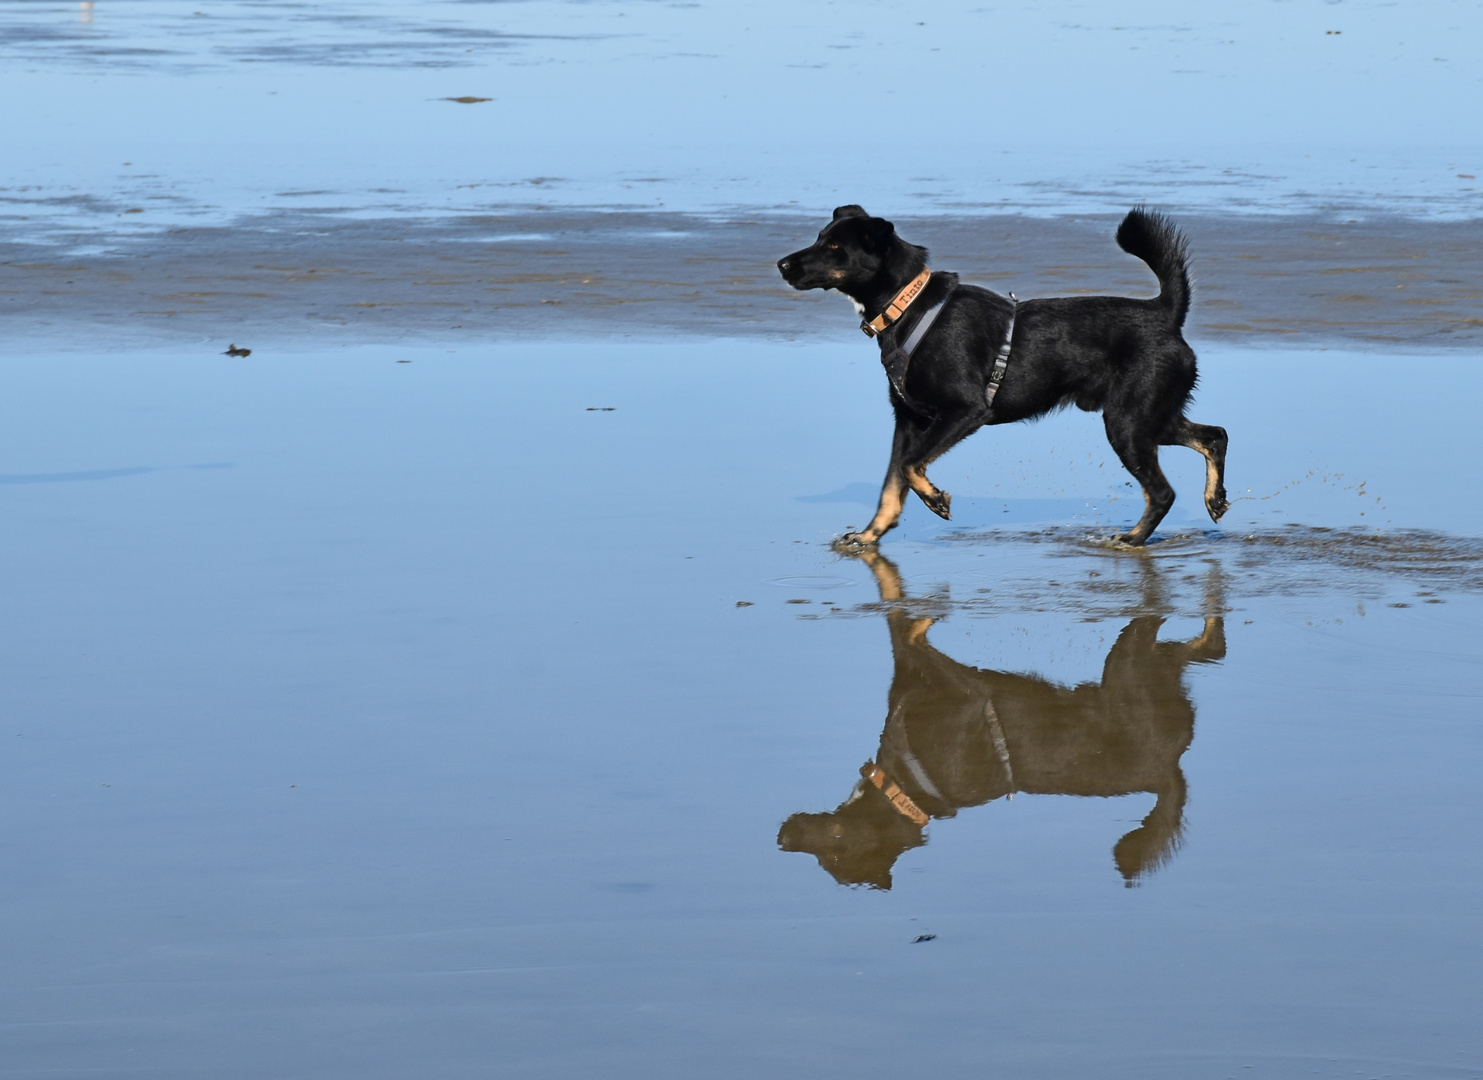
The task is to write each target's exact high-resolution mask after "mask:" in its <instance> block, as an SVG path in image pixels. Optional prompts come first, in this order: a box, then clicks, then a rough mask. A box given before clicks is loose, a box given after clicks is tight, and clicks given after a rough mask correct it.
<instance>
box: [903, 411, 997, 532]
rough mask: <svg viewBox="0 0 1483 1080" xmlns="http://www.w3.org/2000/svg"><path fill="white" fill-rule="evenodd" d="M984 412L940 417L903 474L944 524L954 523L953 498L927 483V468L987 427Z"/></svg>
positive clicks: (930, 427) (911, 454) (914, 449)
mask: <svg viewBox="0 0 1483 1080" xmlns="http://www.w3.org/2000/svg"><path fill="white" fill-rule="evenodd" d="M983 422H984V412H983V410H982V409H978V408H974V409H958V410H954V411H951V412H942V413H939V414H938V416H937V418H936V419H935V420H933V421H932V423H931V425H930V426H929V427H928V428H927V430H926V431H924V432H922V434H921V437H920V438H919V439H918V440H917V441H916V445H915V446H914V447H912V452H911V453H909V454H908V456H907V460H906V462H905V464H904V465H903V466H902V470H901V471H902V474H903V476H904V477H905V478H906V482H907V484H908V485H910V487H911V489H912V490H913V491H915V492H916V493H917V495H918V496H919V497H920V498H921V500H922V502H924V503H925V504H926V505H927V509H928V510H931V511H932V512H933V513H934V514H936V515H937V516H938V517H940V518H942V519H943V520H944V521H950V520H952V513H951V508H952V502H953V497H952V496H951V495H949V494H948V493H947V492H946V491H943V490H941V489H940V488H938V487H937V486H936V485H934V484H933V483H932V481H931V480H928V479H927V466H928V465H930V464H932V462H934V461H936V460H937V459H938V458H940V457H942V455H943V454H945V453H947V452H948V451H949V450H951V449H952V448H953V447H954V446H957V445H958V443H960V442H962V441H963V440H964V439H966V438H967V437H968V436H969V435H972V434H973V433H974V432H975V431H977V430H978V429H979V428H980V427H982V426H983Z"/></svg>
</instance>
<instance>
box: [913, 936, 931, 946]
mask: <svg viewBox="0 0 1483 1080" xmlns="http://www.w3.org/2000/svg"><path fill="white" fill-rule="evenodd" d="M936 940H937V935H936V934H918V935H917V936H916V937H914V938H912V939H911V943H912V944H913V945H920V944H921V943H922V942H924V941H936Z"/></svg>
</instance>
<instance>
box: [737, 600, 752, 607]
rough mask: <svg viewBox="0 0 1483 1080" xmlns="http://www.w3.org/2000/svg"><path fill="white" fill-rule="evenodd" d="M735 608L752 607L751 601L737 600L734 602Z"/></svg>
mask: <svg viewBox="0 0 1483 1080" xmlns="http://www.w3.org/2000/svg"><path fill="white" fill-rule="evenodd" d="M736 606H737V607H751V606H752V601H750V600H738V601H737V602H736Z"/></svg>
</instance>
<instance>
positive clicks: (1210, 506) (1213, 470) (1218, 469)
mask: <svg viewBox="0 0 1483 1080" xmlns="http://www.w3.org/2000/svg"><path fill="white" fill-rule="evenodd" d="M1163 443H1164V445H1165V446H1188V447H1189V448H1190V449H1191V450H1198V451H1199V452H1200V453H1201V454H1202V455H1203V456H1204V458H1205V509H1206V510H1208V511H1209V512H1210V520H1211V521H1219V520H1220V519H1221V518H1222V517H1223V516H1224V515H1225V512H1226V511H1227V510H1229V509H1230V508H1231V502H1230V500H1229V499H1227V498H1226V429H1225V428H1223V427H1215V426H1213V425H1211V424H1196V423H1195V422H1194V421H1192V420H1186V419H1185V418H1184V417H1182V416H1181V417H1180V418H1179V422H1178V423H1176V424H1175V425H1174V428H1173V430H1172V431H1170V432H1169V435H1168V437H1167V438H1165V439H1164V440H1163Z"/></svg>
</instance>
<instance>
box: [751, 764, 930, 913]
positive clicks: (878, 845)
mask: <svg viewBox="0 0 1483 1080" xmlns="http://www.w3.org/2000/svg"><path fill="white" fill-rule="evenodd" d="M926 842H927V838H926V836H925V835H924V833H923V830H922V827H921V826H920V825H917V824H915V823H913V822H911V821H908V820H907V819H906V818H904V817H902V816H901V815H900V814H899V813H897V811H896V809H895V808H894V807H893V806H892V805H891V804H890V802H889V801H887V799H886V797H885V796H884V795H882V794H881V793H880V792H879V791H877V790H876V789H875V788H874V787H872V786H871V785H870V784H867V783H865V782H864V781H863V780H862V781H861V782H860V783H859V784H857V785H855V790H854V792H853V793H852V794H851V796H850V798H848V799H846V800H845V801H844V803H843V804H841V805H840V807H839V809H837V810H835V811H833V812H831V813H827V814H794V815H793V816H792V817H790V818H789V819H788V820H787V821H785V822H783V825H782V828H781V829H779V830H778V847H780V848H781V849H782V850H784V851H806V852H808V853H809V854H810V855H812V856H813V857H814V858H816V859H818V860H819V865H820V866H821V867H823V868H824V870H826V871H827V872H828V874H829V876H830V877H832V878H833V879H834V880H835V881H837V882H839V883H840V884H841V885H864V886H866V887H867V888H871V889H883V890H884V889H889V888H890V887H891V867H892V866H894V865H895V863H896V859H897V858H898V857H899V856H900V855H901V853H902V852H903V851H907V850H909V849H911V848H915V847H921V846H922V845H923V844H925V843H926Z"/></svg>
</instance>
